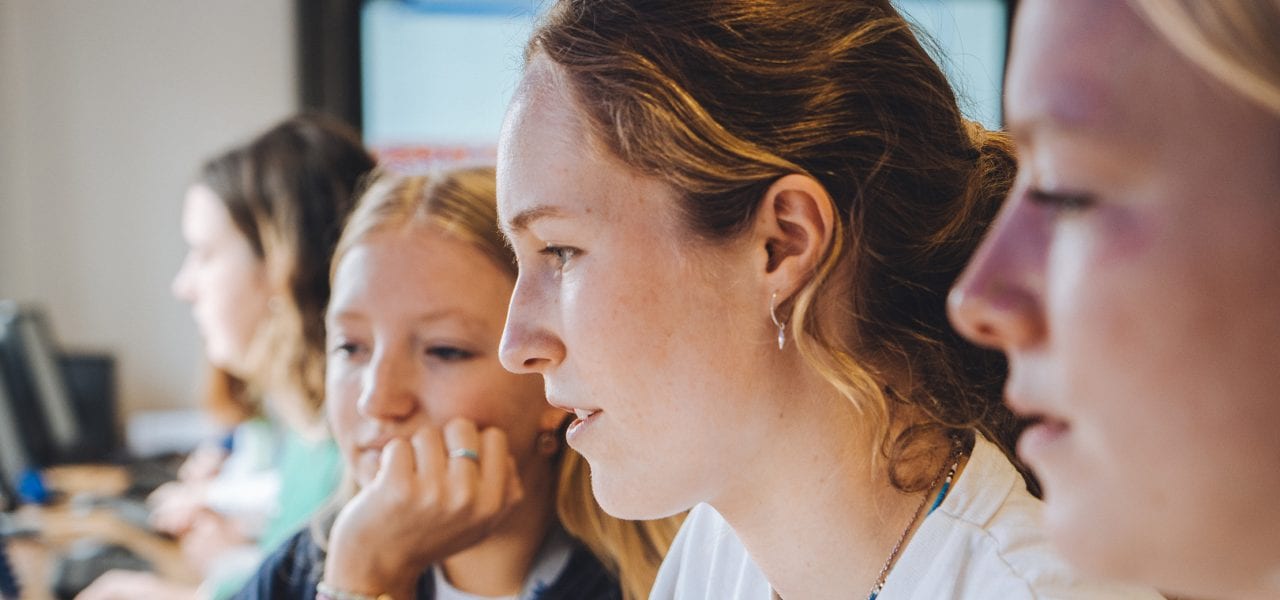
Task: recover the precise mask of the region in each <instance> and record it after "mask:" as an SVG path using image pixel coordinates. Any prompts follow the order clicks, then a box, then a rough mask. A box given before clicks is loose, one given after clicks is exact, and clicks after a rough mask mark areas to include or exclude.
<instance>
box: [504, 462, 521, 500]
mask: <svg viewBox="0 0 1280 600" xmlns="http://www.w3.org/2000/svg"><path fill="white" fill-rule="evenodd" d="M521 500H524V483H523V482H521V481H520V471H519V470H518V469H516V459H515V458H514V457H511V456H508V457H507V497H506V506H507V507H508V508H510V507H512V506H515V505H516V504H519V503H520V501H521Z"/></svg>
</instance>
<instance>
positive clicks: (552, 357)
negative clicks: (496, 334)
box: [498, 277, 565, 375]
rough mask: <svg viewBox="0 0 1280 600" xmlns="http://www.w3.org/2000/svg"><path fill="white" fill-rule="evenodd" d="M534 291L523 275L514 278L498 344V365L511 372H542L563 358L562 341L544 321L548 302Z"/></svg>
mask: <svg viewBox="0 0 1280 600" xmlns="http://www.w3.org/2000/svg"><path fill="white" fill-rule="evenodd" d="M537 291H538V290H536V289H535V288H534V286H532V285H531V284H530V283H528V281H527V280H526V278H525V277H517V278H516V286H515V289H514V290H513V291H512V294H511V305H510V306H509V307H508V308H507V323H506V326H505V327H503V329H502V343H501V344H500V345H499V347H498V358H499V359H500V360H501V361H502V366H503V367H505V368H506V369H507V370H508V371H511V372H512V373H520V374H525V373H540V374H544V375H545V374H546V372H547V371H548V370H550V369H553V368H555V367H556V366H558V365H559V364H560V363H562V362H564V357H565V346H564V343H563V342H562V341H561V340H560V338H559V336H557V335H556V334H555V332H554V331H553V330H552V329H550V328H549V327H547V326H546V325H545V322H544V321H545V316H544V315H546V314H548V313H550V312H551V308H552V304H551V302H549V301H547V300H546V299H544V298H540V297H539V296H538V294H537ZM540 317H541V318H540Z"/></svg>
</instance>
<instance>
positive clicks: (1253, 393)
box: [951, 0, 1280, 597]
mask: <svg viewBox="0 0 1280 600" xmlns="http://www.w3.org/2000/svg"><path fill="white" fill-rule="evenodd" d="M1066 49H1069V50H1066ZM1006 102H1007V114H1008V116H1009V118H1010V123H1011V126H1012V130H1013V132H1014V135H1015V137H1016V139H1017V142H1018V151H1019V161H1020V173H1019V176H1018V182H1017V184H1016V186H1015V189H1014V191H1013V192H1012V194H1011V196H1010V198H1009V201H1008V203H1007V204H1006V206H1005V207H1004V209H1003V211H1002V213H1001V215H1000V218H999V220H998V222H997V224H996V225H995V227H994V228H993V230H992V231H991V233H990V234H989V235H988V239H987V240H986V241H985V242H984V244H983V246H982V248H981V249H980V250H979V252H978V254H977V255H976V256H975V259H974V261H973V263H972V264H971V265H970V267H969V269H968V271H967V272H966V274H965V276H964V277H963V278H962V280H961V282H960V283H959V284H958V285H957V289H956V290H955V291H954V292H953V295H952V299H951V300H952V304H951V308H952V316H953V319H954V320H955V322H956V324H957V326H958V327H960V329H961V330H962V331H964V332H965V333H966V334H967V335H968V336H969V337H971V338H973V339H974V340H976V341H978V342H981V343H985V344H988V345H991V346H996V347H999V348H1001V349H1003V350H1004V351H1005V352H1006V353H1007V354H1008V356H1009V359H1010V379H1009V382H1008V387H1007V396H1008V400H1009V402H1010V403H1011V405H1012V406H1013V407H1014V408H1015V409H1016V410H1018V411H1019V412H1022V413H1023V414H1026V415H1030V416H1034V417H1043V418H1044V425H1042V426H1041V427H1038V428H1033V429H1032V430H1031V431H1030V432H1028V434H1026V435H1024V437H1023V439H1022V440H1021V442H1020V444H1019V452H1020V454H1022V456H1023V457H1024V458H1026V459H1027V460H1028V461H1029V462H1030V463H1031V465H1032V466H1033V467H1034V468H1035V469H1036V470H1037V472H1038V473H1039V475H1040V476H1041V478H1042V480H1043V481H1044V483H1045V493H1046V500H1047V509H1048V512H1047V516H1048V524H1049V526H1050V528H1051V532H1052V535H1053V536H1054V539H1055V541H1056V542H1057V543H1058V545H1059V547H1060V548H1061V549H1062V550H1063V551H1064V552H1065V553H1066V554H1067V555H1068V556H1069V557H1070V558H1071V559H1073V560H1074V561H1075V562H1076V563H1077V564H1080V565H1082V566H1085V567H1087V568H1089V569H1091V570H1093V571H1096V572H1100V573H1103V574H1106V575H1111V576H1118V577H1123V578H1132V579H1139V580H1143V581H1147V582H1151V583H1155V584H1157V585H1158V586H1162V587H1164V588H1166V589H1169V590H1171V591H1180V592H1184V593H1189V594H1204V595H1207V596H1212V597H1222V596H1227V597H1231V596H1232V595H1233V593H1245V590H1246V589H1247V588H1248V586H1250V585H1255V584H1256V583H1257V582H1258V581H1259V580H1260V579H1261V578H1263V577H1265V576H1266V575H1265V574H1266V573H1267V572H1268V571H1271V570H1276V569H1280V519H1276V518H1275V508H1274V503H1275V498H1277V497H1280V471H1278V470H1277V469H1276V465H1278V464H1280V435H1277V433H1276V431H1277V429H1276V428H1277V425H1278V424H1280V402H1278V401H1277V400H1276V396H1277V393H1278V391H1280V368H1277V361H1278V360H1280V309H1277V307H1278V306H1280V197H1277V190H1280V168H1278V167H1277V164H1278V163H1277V156H1280V119H1278V118H1277V117H1276V116H1275V115H1273V114H1270V113H1267V112H1265V111H1264V110H1263V109H1261V108H1259V107H1258V106H1255V105H1253V104H1251V103H1250V102H1248V101H1246V100H1244V99H1243V98H1242V97H1240V96H1238V95H1236V94H1234V93H1232V92H1231V91H1229V90H1228V89H1227V88H1226V87H1225V86H1223V85H1222V84H1221V83H1219V82H1218V81H1217V80H1214V79H1212V78H1210V77H1209V76H1208V75H1206V74H1205V73H1204V72H1202V71H1201V70H1200V69H1198V68H1196V67H1194V66H1193V65H1191V64H1190V63H1189V62H1187V61H1186V60H1184V59H1183V58H1182V57H1181V55H1179V54H1178V53H1177V52H1176V51H1175V50H1174V49H1173V47H1172V46H1170V45H1169V43H1168V42H1167V41H1166V40H1164V39H1163V38H1161V37H1158V36H1157V35H1156V34H1155V33H1153V32H1152V31H1151V30H1150V29H1148V28H1147V26H1146V25H1145V24H1144V23H1143V22H1142V21H1141V19H1140V18H1139V16H1138V15H1137V14H1135V13H1134V12H1132V10H1131V9H1130V8H1128V6H1126V5H1125V3H1123V2H1106V1H1100V0H1082V1H1073V2H1056V1H1051V0H1027V1H1026V2H1024V3H1023V4H1022V5H1021V6H1020V8H1019V17H1018V23H1017V26H1016V32H1015V37H1014V46H1013V52H1012V61H1011V64H1010V72H1009V79H1008V96H1007V100H1006Z"/></svg>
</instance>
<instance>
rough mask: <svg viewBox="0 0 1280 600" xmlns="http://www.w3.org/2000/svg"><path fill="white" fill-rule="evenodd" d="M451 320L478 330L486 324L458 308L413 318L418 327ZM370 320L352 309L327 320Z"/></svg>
mask: <svg viewBox="0 0 1280 600" xmlns="http://www.w3.org/2000/svg"><path fill="white" fill-rule="evenodd" d="M449 319H456V320H457V321H458V322H460V323H462V324H463V325H464V326H466V327H467V328H468V329H476V328H483V327H484V322H483V321H482V320H480V319H476V318H475V317H473V316H472V315H470V314H467V312H466V311H465V310H463V309H462V308H458V307H450V308H443V309H439V310H433V311H428V312H424V313H421V314H418V315H415V316H414V318H413V322H414V324H416V325H423V324H429V323H436V322H439V321H447V320H449ZM368 320H370V317H369V316H368V315H366V314H364V313H363V312H361V311H357V310H351V309H347V310H344V311H342V312H340V313H336V314H334V315H331V316H329V317H327V318H326V319H325V321H326V323H332V324H338V323H342V322H365V321H368Z"/></svg>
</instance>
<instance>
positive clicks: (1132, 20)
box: [1006, 0, 1165, 138]
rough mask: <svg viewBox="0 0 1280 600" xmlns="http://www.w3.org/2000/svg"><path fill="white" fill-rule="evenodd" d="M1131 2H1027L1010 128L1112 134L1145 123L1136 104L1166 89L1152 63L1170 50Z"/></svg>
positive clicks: (1011, 79) (1011, 87)
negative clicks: (1158, 89)
mask: <svg viewBox="0 0 1280 600" xmlns="http://www.w3.org/2000/svg"><path fill="white" fill-rule="evenodd" d="M1158 42H1159V40H1157V39H1156V38H1155V37H1154V36H1153V34H1152V32H1151V31H1150V30H1149V28H1148V27H1147V26H1146V24H1145V23H1143V22H1142V20H1141V19H1140V17H1139V16H1138V15H1137V14H1136V13H1135V12H1134V11H1133V10H1132V9H1131V8H1130V7H1129V6H1128V5H1127V4H1126V3H1125V1H1124V0H1070V1H1066V2H1064V1H1062V0H1025V1H1024V2H1022V4H1021V5H1020V6H1019V10H1018V16H1017V22H1016V23H1015V27H1014V38H1013V48H1012V53H1011V57H1010V64H1009V75H1008V82H1007V89H1008V92H1007V95H1006V113H1007V115H1008V118H1009V125H1010V129H1012V130H1013V131H1014V133H1015V135H1018V136H1019V137H1020V138H1025V137H1027V136H1029V135H1031V134H1033V133H1034V132H1035V131H1038V130H1040V129H1044V128H1054V129H1068V130H1093V131H1109V130H1113V129H1117V128H1121V127H1124V126H1131V125H1134V124H1136V123H1137V121H1135V120H1134V118H1133V117H1135V116H1139V111H1136V110H1134V107H1133V106H1132V105H1131V104H1127V103H1126V102H1125V100H1126V99H1130V98H1142V97H1145V96H1146V94H1143V93H1142V92H1141V90H1142V88H1147V89H1149V86H1152V85H1156V86H1158V85H1159V81H1158V78H1157V77H1153V73H1152V71H1153V69H1152V68H1151V67H1152V65H1151V64H1149V61H1148V59H1149V58H1150V57H1151V56H1152V53H1153V52H1155V53H1159V51H1160V50H1165V49H1164V48H1161V46H1163V44H1159V43H1158Z"/></svg>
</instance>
